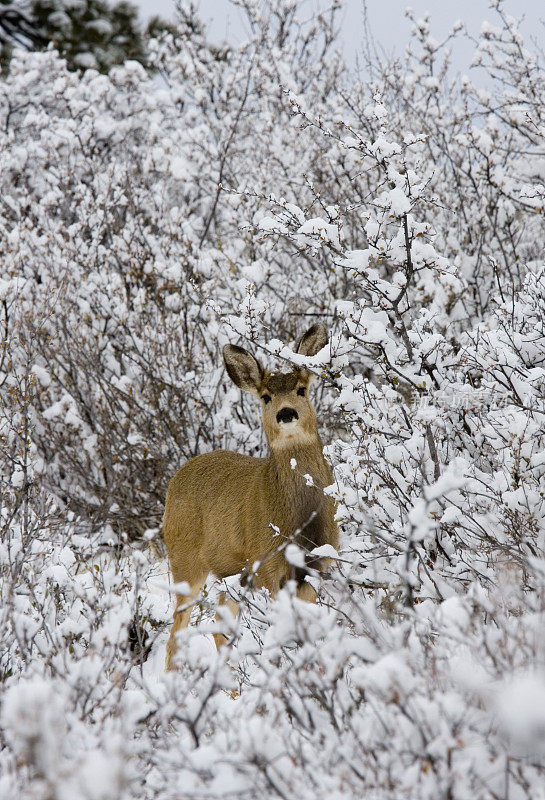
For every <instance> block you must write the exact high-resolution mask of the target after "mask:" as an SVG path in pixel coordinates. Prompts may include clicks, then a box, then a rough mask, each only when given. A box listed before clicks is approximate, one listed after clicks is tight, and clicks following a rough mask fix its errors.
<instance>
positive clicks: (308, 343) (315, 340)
mask: <svg viewBox="0 0 545 800" xmlns="http://www.w3.org/2000/svg"><path fill="white" fill-rule="evenodd" d="M328 339H329V336H328V335H327V329H326V327H325V325H323V324H322V323H321V322H317V323H316V324H315V325H313V326H312V327H311V328H309V329H308V331H307V332H306V333H304V334H303V335H302V336H301V338H300V339H299V341H298V342H297V347H296V348H295V352H296V353H300V354H301V355H302V356H315V355H316V353H318V352H319V351H320V350H321V349H322V347H325V346H326V344H327V342H328Z"/></svg>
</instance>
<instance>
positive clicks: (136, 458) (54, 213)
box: [0, 0, 545, 800]
mask: <svg viewBox="0 0 545 800" xmlns="http://www.w3.org/2000/svg"><path fill="white" fill-rule="evenodd" d="M239 5H240V7H241V8H242V9H243V10H244V12H245V13H246V15H247V19H248V30H249V31H251V35H250V37H249V40H248V41H247V42H244V43H242V44H241V45H240V46H239V47H238V48H232V49H228V48H225V49H218V48H213V47H211V46H210V43H209V42H207V41H206V38H205V35H204V33H203V26H202V24H201V22H200V20H199V19H198V17H197V15H196V12H195V10H194V9H193V8H192V7H191V6H185V5H184V6H183V7H182V8H181V9H180V17H179V22H178V29H177V32H176V33H168V34H166V35H165V36H164V38H163V39H162V40H158V41H156V42H155V43H154V44H153V46H152V48H151V50H152V52H151V58H152V60H153V64H154V65H155V67H156V68H157V70H158V71H159V73H160V74H161V75H162V81H163V82H162V84H161V86H160V87H159V86H158V85H157V83H154V82H152V81H150V79H149V78H148V76H147V75H146V73H145V71H144V70H143V68H142V67H141V66H140V65H138V64H136V63H134V62H133V63H131V62H128V63H126V64H125V65H123V66H120V67H117V68H114V69H112V70H111V71H110V73H109V75H107V76H106V75H99V74H98V73H97V72H94V71H93V70H87V72H86V73H85V74H84V75H77V74H74V73H71V72H70V71H68V70H67V68H66V65H65V64H64V63H63V61H62V60H60V59H59V58H58V56H57V55H56V54H55V53H54V52H47V53H43V54H21V53H20V54H17V55H16V56H15V57H14V59H13V61H12V65H11V70H10V74H9V76H8V77H7V78H6V80H5V81H4V83H3V94H2V105H1V106H0V114H1V115H2V125H0V141H1V144H2V147H1V148H0V166H1V171H0V181H1V189H2V192H1V197H2V205H1V213H0V246H1V248H2V256H3V258H2V264H3V268H2V274H1V276H0V326H1V329H2V339H1V342H0V385H1V392H0V447H1V454H2V455H1V461H0V470H1V479H2V484H1V493H0V526H1V530H2V541H1V544H0V576H1V583H0V633H1V641H2V651H1V652H0V677H1V680H2V689H3V691H2V699H1V707H0V725H1V731H2V733H1V740H0V741H1V746H2V749H1V751H0V776H1V777H0V796H2V797H13V798H15V797H17V798H27V797H28V798H38V797H44V798H45V797H47V798H50V797H51V798H60V799H61V800H64V798H67V797H74V796H78V797H82V798H84V799H85V800H87V798H89V800H94V798H101V799H102V798H104V800H106V798H116V800H118V798H125V797H126V798H140V797H141V798H152V797H153V798H165V799H166V798H195V797H207V798H213V797H222V798H239V797H244V798H254V797H255V798H258V797H260V798H261V797H263V796H267V797H281V798H296V797H297V798H307V797H308V798H313V800H315V798H322V797H323V798H324V800H325V798H327V799H328V800H331V798H345V797H363V796H365V797H367V796H369V797H377V798H384V800H390V798H395V799H396V800H397V798H402V797H406V798H414V800H417V799H418V800H428V799H429V800H436V798H439V797H444V798H452V799H453V800H466V798H467V797H469V796H474V797H477V798H483V799H484V798H486V799H490V800H493V799H494V800H495V799H496V798H503V799H504V800H508V798H510V799H511V800H512V799H513V798H517V799H518V798H522V799H523V800H530V799H531V800H534V798H539V797H540V796H543V782H544V778H545V774H544V773H545V743H544V737H543V730H544V725H545V714H544V711H543V697H544V694H545V635H544V630H545V627H544V624H543V622H544V614H545V568H544V565H545V553H544V549H545V542H544V530H545V525H544V511H545V509H544V497H545V495H544V492H545V490H544V488H543V479H544V474H545V456H544V452H545V440H544V439H545V428H544V419H545V400H544V397H545V394H544V385H545V380H544V377H545V373H544V369H545V367H544V364H545V332H544V330H543V324H544V323H543V320H544V319H545V262H544V260H543V255H544V254H543V252H542V251H543V246H542V244H541V242H542V240H543V197H542V195H543V186H542V176H541V169H542V163H541V161H542V156H541V152H542V148H543V141H542V139H543V121H542V114H543V103H541V102H540V101H539V98H540V97H542V96H543V95H544V94H545V68H544V66H543V64H542V62H541V61H540V57H539V56H538V55H537V54H534V53H530V52H529V51H528V50H527V49H525V47H524V44H523V42H522V41H521V39H520V35H519V33H518V28H517V24H516V22H515V21H514V20H512V19H511V18H510V17H509V16H508V15H507V13H506V12H505V9H504V7H503V5H502V4H501V3H500V2H497V3H495V4H494V5H495V6H496V16H497V20H498V21H499V22H498V24H497V26H496V27H493V26H492V25H490V24H487V25H485V26H484V27H483V30H482V34H481V38H480V40H479V42H478V43H477V50H476V53H477V55H476V63H477V62H478V63H479V64H481V69H484V70H485V74H486V76H487V78H486V81H485V82H484V83H483V84H482V85H484V86H486V89H482V88H480V85H481V84H478V83H477V82H476V83H475V84H473V83H472V81H471V80H470V79H469V78H466V77H464V78H463V79H462V80H461V81H460V82H456V81H454V80H452V79H451V75H450V73H449V71H448V69H447V62H442V61H441V59H442V58H443V56H442V52H443V49H444V46H445V44H446V43H443V45H439V44H438V43H437V42H435V41H434V40H433V38H432V37H431V35H430V22H429V20H427V19H423V20H417V19H413V24H414V30H413V37H412V46H411V48H409V50H408V53H407V57H406V59H405V60H404V61H403V62H399V63H397V62H393V63H388V64H385V63H375V64H370V65H369V69H370V78H369V80H367V81H366V82H358V81H357V80H355V79H353V78H352V77H351V76H350V75H349V74H348V72H347V70H346V69H345V67H344V65H343V63H342V59H341V57H340V55H339V53H338V51H337V50H336V49H335V48H336V39H335V19H336V13H337V11H338V8H337V4H336V3H334V4H333V7H332V9H331V10H330V12H328V13H324V14H322V15H319V16H316V18H315V19H314V20H311V21H310V22H308V23H301V22H300V17H299V14H300V9H299V8H298V6H297V4H296V3H295V2H285V0H278V1H277V2H276V0H275V2H274V3H270V4H267V5H268V8H267V10H266V12H265V11H263V7H262V4H258V3H254V2H252V1H251V0H242V1H241V2H240V3H239ZM459 35H462V31H461V28H457V30H455V31H453V33H452V36H451V37H449V41H451V40H452V39H455V37H456V36H459ZM23 97H24V102H22V101H21V98H23ZM309 318H316V319H321V320H323V321H324V322H325V324H326V325H327V326H328V327H329V329H330V331H331V341H330V351H329V354H328V356H327V357H326V358H324V359H323V361H322V362H321V363H320V364H317V366H316V368H317V370H318V371H321V372H322V380H321V381H318V382H317V384H319V385H320V388H319V389H318V390H317V392H318V397H317V398H316V401H317V406H318V410H319V419H320V421H321V427H322V433H323V436H324V439H325V441H326V443H327V447H326V452H327V455H328V457H329V459H330V461H331V463H332V465H333V467H334V473H335V483H334V485H333V487H331V489H329V490H328V491H330V492H331V493H332V494H333V496H334V497H335V499H336V501H337V504H338V510H339V514H338V516H339V524H340V526H341V530H342V536H341V547H340V550H339V553H338V557H337V558H335V559H334V561H333V564H332V567H331V570H330V572H329V573H328V574H327V575H325V576H323V577H322V578H321V579H320V585H319V590H320V592H319V596H320V602H319V604H318V605H309V604H304V603H301V602H300V601H299V600H298V599H297V597H296V596H295V593H294V587H292V586H291V585H290V584H288V585H287V586H286V587H285V588H284V589H283V590H282V591H281V593H280V595H279V596H278V598H276V599H275V600H274V601H273V600H271V598H269V597H266V596H264V595H263V594H259V593H252V592H251V591H250V590H249V589H248V587H241V586H240V584H239V583H238V582H237V581H236V579H233V580H230V581H229V582H228V583H229V586H228V589H229V591H230V592H232V593H233V594H234V595H236V596H237V598H238V601H239V604H240V608H241V614H240V617H239V618H238V619H237V620H235V619H234V618H233V617H232V616H230V614H229V613H228V612H227V611H225V612H222V614H221V616H222V621H221V623H219V622H213V621H212V620H213V618H214V605H215V601H214V597H215V593H216V591H217V587H215V586H213V585H210V586H208V587H207V592H206V594H205V596H204V597H203V598H202V599H201V601H200V602H199V603H198V607H196V608H195V619H194V621H195V622H196V623H197V626H196V627H192V628H190V629H188V630H186V631H184V632H183V633H182V634H181V643H180V650H181V652H182V655H183V658H182V662H183V663H182V665H181V668H180V671H179V672H178V673H175V674H168V675H163V673H162V669H163V656H164V646H165V641H166V637H167V634H168V620H169V616H170V611H169V601H170V596H169V592H168V578H167V566H166V564H165V562H164V560H163V559H162V557H161V553H162V550H161V540H160V533H159V531H160V519H161V513H162V504H163V498H164V493H165V490H166V485H167V482H168V479H169V478H170V476H171V475H172V474H173V472H174V471H175V470H176V468H177V467H178V466H179V465H180V464H181V463H182V462H183V461H184V460H185V459H186V458H188V457H191V456H192V455H194V454H195V453H198V452H202V451H204V450H209V449H212V448H215V447H228V448H233V449H237V450H240V451H243V452H245V453H250V454H260V453H262V452H263V447H264V437H263V435H262V432H261V428H260V423H259V418H258V411H257V408H256V407H255V406H254V405H253V404H252V403H251V401H248V400H247V399H246V400H245V399H243V398H241V397H240V393H239V392H238V390H237V389H236V388H234V387H233V386H232V385H230V384H229V383H228V381H227V379H226V376H225V375H224V372H223V369H222V366H221V361H220V351H221V347H222V345H223V344H225V343H226V342H227V341H241V342H242V343H243V344H244V345H245V346H247V345H248V346H250V347H251V348H252V349H253V350H254V351H255V352H259V351H261V353H262V354H263V355H264V356H266V357H267V359H268V360H274V359H275V358H276V363H278V364H282V363H283V362H286V361H288V362H289V361H290V360H292V361H293V352H292V350H291V348H290V343H291V342H293V340H294V339H295V337H296V336H297V334H298V333H299V332H300V331H301V329H303V328H305V327H307V326H308V322H309ZM315 580H317V579H316V578H315ZM218 625H220V626H221V629H222V630H223V631H224V632H225V633H226V634H227V635H228V644H226V646H225V647H224V648H223V649H222V651H221V652H220V653H219V654H218V653H216V651H215V648H214V647H213V645H212V643H211V640H210V636H209V635H208V634H210V633H211V632H213V631H214V630H216V629H217V626H218ZM98 776H100V777H98ZM540 793H541V794H540Z"/></svg>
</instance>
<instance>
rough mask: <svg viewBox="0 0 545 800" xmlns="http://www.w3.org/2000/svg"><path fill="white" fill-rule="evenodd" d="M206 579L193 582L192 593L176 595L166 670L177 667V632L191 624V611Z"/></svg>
mask: <svg viewBox="0 0 545 800" xmlns="http://www.w3.org/2000/svg"><path fill="white" fill-rule="evenodd" d="M203 583H204V581H202V580H201V581H199V582H198V583H192V584H190V586H191V594H190V595H182V594H178V595H176V609H175V610H174V614H173V619H174V621H173V623H172V628H171V630H170V636H169V639H168V642H167V654H166V659H165V672H169V671H170V670H174V669H176V668H177V667H176V664H175V663H174V657H175V655H176V652H177V650H178V642H177V638H176V636H177V633H178V631H181V630H183V628H187V626H188V625H189V620H190V619H191V612H192V611H193V605H194V602H195V600H196V598H197V597H198V596H199V593H200V591H201V589H202V587H203Z"/></svg>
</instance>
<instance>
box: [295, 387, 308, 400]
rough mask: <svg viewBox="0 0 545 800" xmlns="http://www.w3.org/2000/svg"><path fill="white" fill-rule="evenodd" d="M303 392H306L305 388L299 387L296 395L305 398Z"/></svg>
mask: <svg viewBox="0 0 545 800" xmlns="http://www.w3.org/2000/svg"><path fill="white" fill-rule="evenodd" d="M305 392H306V387H305V386H300V387H299V388H298V389H297V394H298V395H300V396H301V397H304V396H305Z"/></svg>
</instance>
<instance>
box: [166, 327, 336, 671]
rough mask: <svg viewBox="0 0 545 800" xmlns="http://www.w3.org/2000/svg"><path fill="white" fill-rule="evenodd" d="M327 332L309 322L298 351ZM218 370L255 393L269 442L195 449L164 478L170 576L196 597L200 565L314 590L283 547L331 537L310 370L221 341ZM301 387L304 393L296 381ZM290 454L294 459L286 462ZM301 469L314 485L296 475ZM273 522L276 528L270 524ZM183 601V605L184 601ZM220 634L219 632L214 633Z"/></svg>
mask: <svg viewBox="0 0 545 800" xmlns="http://www.w3.org/2000/svg"><path fill="white" fill-rule="evenodd" d="M326 342H327V333H326V332H325V328H324V327H323V326H322V325H314V326H313V327H312V328H311V329H310V330H309V331H307V333H306V334H305V335H304V336H303V337H302V338H301V340H300V342H299V344H298V351H299V352H300V353H303V354H304V355H315V353H316V352H318V350H320V349H321V347H323V346H324V344H325V343H326ZM224 359H225V364H226V368H227V371H228V373H229V375H230V377H231V378H232V379H233V380H234V382H235V383H236V384H237V385H238V386H240V387H241V388H243V389H244V390H245V391H249V392H251V393H252V394H255V395H256V396H258V397H260V398H262V396H263V395H264V394H267V395H269V396H270V398H271V399H270V401H269V402H267V403H265V402H264V401H263V400H262V401H261V402H262V407H263V426H264V429H265V433H266V436H267V440H268V442H269V446H270V455H269V456H268V458H252V457H250V456H245V455H242V454H240V453H235V452H231V451H229V450H216V451H214V452H212V453H204V454H202V455H199V456H196V457H195V458H192V459H191V460H190V461H188V462H187V463H186V464H185V465H184V466H183V467H182V468H181V469H180V470H179V471H178V472H177V473H176V475H175V476H174V477H173V478H172V480H171V481H170V484H169V487H168V492H167V499H166V507H165V514H164V519H163V535H164V539H165V543H166V547H167V552H168V556H169V559H170V566H171V569H172V576H173V578H174V581H175V582H176V583H178V582H181V581H187V583H189V585H190V587H191V595H192V596H193V597H196V596H197V595H198V594H199V592H200V590H201V588H202V585H203V583H204V581H205V580H206V577H207V575H208V573H209V572H212V573H214V574H215V575H216V576H217V577H219V578H226V577H227V576H229V575H236V574H238V573H240V572H243V571H245V572H246V573H247V574H251V573H252V570H253V566H254V564H255V563H256V562H261V563H260V565H259V567H258V569H257V571H256V574H255V575H254V585H255V586H258V587H261V586H264V587H266V588H267V589H268V590H269V591H270V592H271V594H273V595H274V594H275V593H276V592H277V591H278V590H279V588H281V586H282V585H283V583H284V582H285V581H286V580H287V579H289V578H291V577H295V578H296V580H298V594H299V596H300V597H302V598H303V599H305V600H310V601H312V600H314V599H315V593H314V590H313V589H312V587H311V586H310V584H308V583H306V582H305V580H304V577H305V574H306V573H305V570H302V569H301V570H294V569H293V568H292V567H290V565H289V564H288V562H287V561H286V559H285V558H284V555H283V552H276V551H277V549H278V547H279V546H280V545H282V543H284V542H285V541H286V539H288V540H290V541H296V543H297V544H299V545H300V546H301V547H302V548H304V549H306V550H312V549H313V548H315V547H319V546H320V545H323V544H331V545H333V547H337V545H338V530H337V525H336V523H335V520H334V514H335V506H334V503H333V501H332V500H331V498H329V497H327V496H325V495H324V494H323V492H322V489H323V488H324V487H325V486H328V485H330V484H331V483H332V482H333V475H332V473H331V470H330V468H329V466H328V465H327V463H326V461H325V459H324V457H323V454H322V443H321V441H320V437H319V436H318V430H317V426H316V414H315V412H314V409H313V408H312V406H311V404H310V402H309V400H308V396H307V395H308V387H309V384H310V381H311V377H312V376H311V375H310V373H308V372H307V371H306V370H302V369H297V370H293V371H292V372H290V373H287V374H286V373H270V372H266V371H265V370H264V369H263V368H262V367H261V365H260V364H259V362H258V361H257V360H256V359H255V358H254V357H253V356H251V355H250V354H249V353H247V352H246V351H245V350H243V349H242V348H239V347H235V346H232V345H227V347H226V348H224ZM302 387H304V388H305V396H304V397H302V396H300V395H298V394H297V389H301V388H302ZM286 408H289V409H292V410H294V411H295V412H296V413H297V415H298V419H297V420H296V421H295V422H290V423H289V424H283V423H282V422H280V423H279V422H278V420H277V413H278V412H279V411H280V410H281V409H286ZM291 459H295V460H296V461H297V466H296V467H295V469H292V468H291ZM306 474H310V475H311V476H312V478H313V482H314V484H315V485H314V486H308V485H307V481H306V480H305V478H304V477H303V476H304V475H306ZM271 525H274V526H276V527H277V528H278V529H279V534H276V533H275V531H274V530H273V529H272V528H271ZM307 563H308V564H309V566H310V567H312V568H315V569H320V568H322V569H323V568H324V566H325V564H326V560H324V559H314V560H312V559H310V558H309V559H307ZM191 599H192V598H191V596H182V595H178V600H177V608H176V611H175V612H174V624H173V626H172V631H171V634H170V639H169V642H168V645H167V661H166V666H167V669H170V668H171V666H172V663H171V662H172V657H173V656H174V654H175V652H176V632H177V631H178V630H180V628H183V627H186V626H187V625H188V624H189V618H190V615H191ZM186 606H187V607H186ZM215 638H216V643H217V644H218V645H219V644H220V643H221V637H219V636H218V637H215Z"/></svg>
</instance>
